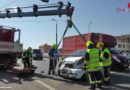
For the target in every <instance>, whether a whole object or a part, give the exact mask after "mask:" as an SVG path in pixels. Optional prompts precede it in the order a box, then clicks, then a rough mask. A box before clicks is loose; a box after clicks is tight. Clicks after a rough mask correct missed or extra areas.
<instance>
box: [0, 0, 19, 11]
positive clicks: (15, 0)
mask: <svg viewBox="0 0 130 90" xmlns="http://www.w3.org/2000/svg"><path fill="white" fill-rule="evenodd" d="M17 1H18V0H14V1H11V2H9V3H7V4H5V5H3V6H1V7H0V9H1V8H4V7H6V6H9V5H11V4H14V3H15V2H17Z"/></svg>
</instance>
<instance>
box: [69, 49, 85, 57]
mask: <svg viewBox="0 0 130 90" xmlns="http://www.w3.org/2000/svg"><path fill="white" fill-rule="evenodd" d="M85 54H86V50H85V49H81V50H77V51H74V52H73V53H72V54H71V55H69V56H75V57H77V56H85Z"/></svg>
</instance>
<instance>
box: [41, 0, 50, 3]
mask: <svg viewBox="0 0 130 90" xmlns="http://www.w3.org/2000/svg"><path fill="white" fill-rule="evenodd" d="M40 1H42V2H47V3H48V2H49V0H40Z"/></svg>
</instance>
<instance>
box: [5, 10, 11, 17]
mask: <svg viewBox="0 0 130 90" xmlns="http://www.w3.org/2000/svg"><path fill="white" fill-rule="evenodd" d="M9 13H10V11H9V10H8V9H6V16H7V17H8V18H10V16H9Z"/></svg>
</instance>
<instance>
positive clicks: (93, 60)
mask: <svg viewBox="0 0 130 90" xmlns="http://www.w3.org/2000/svg"><path fill="white" fill-rule="evenodd" d="M87 52H88V54H89V60H84V63H86V64H87V65H86V69H87V71H98V70H99V51H98V50H97V49H95V48H92V49H88V50H87Z"/></svg>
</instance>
